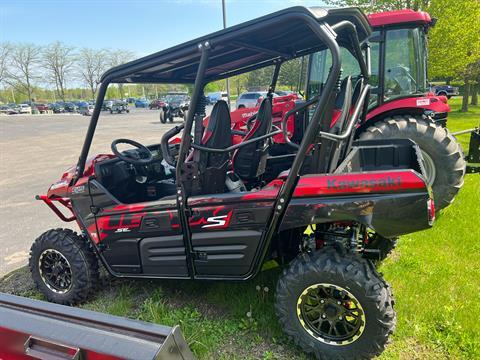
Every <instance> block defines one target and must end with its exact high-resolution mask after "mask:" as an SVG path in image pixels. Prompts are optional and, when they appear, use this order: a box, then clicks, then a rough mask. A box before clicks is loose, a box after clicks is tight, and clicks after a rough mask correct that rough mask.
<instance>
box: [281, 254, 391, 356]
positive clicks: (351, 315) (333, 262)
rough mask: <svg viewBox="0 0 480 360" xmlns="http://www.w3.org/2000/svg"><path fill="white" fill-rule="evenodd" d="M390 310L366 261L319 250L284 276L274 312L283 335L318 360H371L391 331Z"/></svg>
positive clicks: (380, 282) (301, 259)
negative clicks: (283, 332)
mask: <svg viewBox="0 0 480 360" xmlns="http://www.w3.org/2000/svg"><path fill="white" fill-rule="evenodd" d="M393 304H394V301H393V297H392V294H391V291H390V288H389V286H388V284H387V283H386V282H385V281H384V280H383V279H382V277H381V276H380V275H379V274H378V273H377V271H376V270H375V267H374V266H373V264H372V263H371V262H370V261H368V260H365V259H362V258H360V257H359V256H357V255H354V254H345V255H341V254H340V253H338V252H337V251H336V250H335V249H334V248H324V249H322V250H321V251H318V252H315V253H313V254H300V255H299V256H298V257H297V258H296V259H295V260H293V261H292V263H291V264H290V265H289V267H288V268H287V269H285V270H284V271H283V274H282V276H281V277H280V279H279V281H278V284H277V291H276V303H275V310H276V312H277V315H278V317H279V321H280V323H281V325H282V327H283V329H284V331H285V333H286V334H287V335H288V336H289V337H291V338H292V339H293V340H294V341H295V343H296V344H297V345H299V346H300V347H301V348H302V349H303V350H304V351H306V352H308V353H313V354H314V355H315V356H316V357H317V358H318V359H370V358H373V357H375V356H378V355H379V354H380V353H381V352H382V351H383V349H384V347H385V344H386V343H387V341H388V339H389V336H390V334H391V333H392V332H393V330H394V328H395V324H396V315H395V311H394V310H393Z"/></svg>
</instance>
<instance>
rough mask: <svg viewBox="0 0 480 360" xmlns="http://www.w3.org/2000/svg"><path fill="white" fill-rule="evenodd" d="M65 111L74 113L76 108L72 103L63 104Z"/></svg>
mask: <svg viewBox="0 0 480 360" xmlns="http://www.w3.org/2000/svg"><path fill="white" fill-rule="evenodd" d="M65 111H66V112H69V113H74V112H77V111H78V106H77V105H75V104H74V103H72V102H67V103H65Z"/></svg>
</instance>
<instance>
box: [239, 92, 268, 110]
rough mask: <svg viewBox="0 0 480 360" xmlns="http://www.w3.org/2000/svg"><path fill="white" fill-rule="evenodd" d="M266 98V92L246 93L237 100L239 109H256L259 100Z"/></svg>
mask: <svg viewBox="0 0 480 360" xmlns="http://www.w3.org/2000/svg"><path fill="white" fill-rule="evenodd" d="M265 96H267V92H266V91H251V92H250V91H249V92H244V93H243V94H240V96H239V97H238V98H237V109H242V108H254V107H255V106H257V101H258V99H259V98H260V97H265Z"/></svg>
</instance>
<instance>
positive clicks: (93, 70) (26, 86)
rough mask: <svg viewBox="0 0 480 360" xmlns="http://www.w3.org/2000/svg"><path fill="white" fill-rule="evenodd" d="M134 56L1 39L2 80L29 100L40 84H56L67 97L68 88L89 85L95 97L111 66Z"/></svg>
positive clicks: (117, 51) (61, 96)
mask: <svg viewBox="0 0 480 360" xmlns="http://www.w3.org/2000/svg"><path fill="white" fill-rule="evenodd" d="M134 58H135V53H133V52H131V51H129V50H123V49H115V50H112V49H90V48H75V47H73V46H70V45H67V44H64V43H62V42H58V41H57V42H54V43H51V44H49V45H47V46H44V47H41V46H38V45H35V44H31V43H9V42H3V43H0V84H2V85H3V87H4V89H5V88H8V89H9V90H10V91H11V92H12V93H16V94H21V95H23V96H24V97H26V98H27V99H29V100H32V99H35V98H36V96H35V92H36V91H39V89H41V88H48V87H51V88H53V90H54V92H55V96H56V97H58V98H59V99H62V100H63V101H65V100H66V99H67V89H68V88H69V87H72V86H74V85H75V86H77V87H78V84H81V86H83V87H86V88H87V89H88V90H89V92H90V95H91V97H92V98H94V97H95V94H96V92H97V89H98V84H99V81H100V77H101V76H102V74H103V72H104V71H106V70H107V69H108V68H110V67H113V66H117V65H120V64H123V63H125V62H127V61H129V60H132V59H134Z"/></svg>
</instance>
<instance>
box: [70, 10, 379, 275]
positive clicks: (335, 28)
mask: <svg viewBox="0 0 480 360" xmlns="http://www.w3.org/2000/svg"><path fill="white" fill-rule="evenodd" d="M320 10H321V11H323V12H320V15H319V16H315V14H314V13H313V12H311V11H310V10H308V9H306V8H302V7H294V8H291V9H286V10H285V11H281V12H278V13H275V14H276V16H273V15H271V16H270V17H264V18H265V20H263V21H258V20H261V19H263V18H261V19H258V20H254V21H251V22H248V23H246V24H249V26H248V34H252V36H253V34H254V33H255V31H259V30H260V29H262V28H265V27H266V26H269V27H272V28H275V26H276V25H277V26H278V25H279V24H282V23H283V24H285V23H288V22H293V21H296V22H299V23H302V24H303V25H305V27H306V28H307V29H308V30H309V31H310V32H311V34H309V35H310V36H312V35H313V37H314V38H315V39H316V41H318V43H317V44H314V46H310V47H308V48H306V49H301V50H300V51H296V52H295V53H294V54H285V53H280V52H278V51H275V50H272V49H266V48H262V47H259V46H252V45H248V44H247V45H245V44H239V46H243V47H244V48H249V49H250V50H251V49H252V48H254V50H255V51H257V52H259V53H262V52H263V51H264V53H265V54H268V55H269V56H273V58H271V59H269V60H265V61H261V62H260V63H252V64H246V66H243V67H241V68H239V69H231V70H228V71H225V72H223V73H218V74H215V75H214V76H208V75H209V73H207V70H208V71H209V72H212V71H214V70H216V68H214V69H213V70H212V69H211V68H209V67H208V64H209V60H211V59H213V58H214V56H213V55H212V51H213V50H212V49H215V46H220V44H221V42H220V40H218V38H220V39H222V41H230V44H231V41H235V38H236V37H239V36H240V35H245V33H247V30H246V29H245V28H241V29H239V30H238V31H230V32H229V31H227V30H229V29H226V30H224V31H221V32H217V33H214V34H212V39H213V38H214V37H215V36H213V35H216V36H217V40H216V41H214V40H210V39H209V37H204V38H202V39H201V41H199V42H198V43H197V45H196V48H197V50H196V51H197V53H199V54H200V57H199V59H198V60H196V62H195V64H193V63H192V64H183V65H182V66H183V67H182V68H191V67H192V66H194V67H195V68H196V69H197V71H196V76H195V82H194V88H193V94H192V96H191V102H190V109H191V111H189V112H188V115H187V118H186V120H185V125H184V129H183V135H182V141H181V144H180V150H179V154H178V161H177V164H178V165H177V167H176V179H177V192H176V199H177V208H178V214H179V219H180V223H181V227H182V232H183V234H184V241H185V246H186V249H187V264H188V268H189V272H190V274H192V276H193V274H194V258H193V256H191V254H192V248H191V246H192V245H191V233H190V228H189V225H188V214H189V212H188V209H187V207H188V203H187V194H188V191H186V189H185V184H184V181H182V171H183V165H184V163H185V160H186V157H187V155H188V153H189V150H190V148H194V149H197V150H200V151H211V152H229V151H233V150H235V149H237V148H239V147H241V146H244V145H247V144H249V143H252V142H255V141H259V140H262V139H264V138H268V137H271V136H273V135H276V134H279V133H281V132H282V131H281V130H276V131H273V132H270V133H269V134H266V135H264V136H262V137H260V138H256V139H253V140H251V141H245V143H243V144H239V145H233V146H231V147H229V148H227V149H211V148H207V147H204V146H201V145H200V144H199V143H198V142H196V141H195V139H192V135H191V132H192V127H193V124H194V123H195V124H198V126H202V122H203V117H204V114H202V113H200V112H199V111H198V109H199V108H201V106H199V104H200V103H201V97H202V95H203V89H204V86H205V85H206V84H207V83H208V82H210V81H213V80H218V79H222V78H226V77H230V76H233V75H236V74H240V73H245V72H249V71H251V70H255V69H258V68H262V67H267V66H271V65H275V69H274V73H273V77H272V83H271V86H270V88H269V94H270V95H271V94H272V93H273V91H274V89H275V85H276V81H277V78H278V73H279V69H280V66H281V64H282V63H283V62H284V61H287V60H290V59H292V58H298V57H302V56H305V55H309V54H311V53H313V52H315V51H318V50H319V49H321V48H323V49H329V50H330V52H331V54H332V66H331V68H330V71H329V74H328V77H327V80H326V82H325V86H324V91H322V94H321V95H320V96H319V97H318V98H316V99H315V100H316V101H314V102H308V104H309V105H311V104H313V103H315V102H317V106H316V108H315V111H314V113H313V116H312V118H311V119H310V121H309V123H308V126H307V128H306V130H305V133H304V136H303V139H302V141H301V143H300V144H299V145H298V149H297V152H296V156H295V158H294V160H293V163H292V166H291V169H290V171H289V174H288V176H287V178H286V179H285V181H284V183H283V185H282V186H281V188H280V190H279V192H278V195H277V198H276V200H275V203H274V208H273V209H274V210H273V212H272V214H271V216H270V218H269V220H268V222H267V228H266V231H265V232H264V235H263V236H262V239H261V241H260V244H259V249H260V251H259V252H257V254H256V255H255V259H254V262H253V264H252V268H251V269H250V271H249V273H248V275H247V276H246V277H245V279H246V278H250V277H252V276H254V275H256V273H257V272H258V271H259V269H260V267H261V266H259V264H261V261H262V260H263V259H264V257H265V254H266V252H267V250H268V246H269V244H270V241H271V239H272V237H273V236H274V235H275V233H276V232H277V231H278V228H279V224H280V222H281V219H282V217H283V214H284V212H285V209H286V208H287V205H288V203H289V200H290V199H291V197H292V194H293V190H294V187H295V185H296V183H297V181H298V178H299V171H300V169H301V167H302V164H303V162H304V160H305V158H306V155H307V153H308V151H309V149H310V145H311V144H313V143H314V142H316V141H317V140H318V139H319V135H320V137H325V138H329V139H331V140H335V141H342V140H344V139H345V138H347V137H348V136H349V133H350V132H351V131H352V128H353V125H352V126H348V128H347V129H346V131H345V132H344V133H342V134H340V135H334V134H328V133H325V132H320V129H321V124H322V123H324V122H325V121H330V118H329V114H331V111H332V110H333V106H334V101H335V97H336V95H337V90H338V87H339V83H338V81H339V77H340V73H341V55H340V49H339V43H338V42H339V40H342V41H343V42H344V43H345V42H346V41H347V42H348V43H349V44H350V45H351V46H352V49H353V52H354V54H355V55H356V56H357V57H358V61H359V64H360V68H361V71H362V75H363V77H364V78H365V79H368V76H369V73H368V67H367V64H366V63H365V60H364V58H363V55H362V51H361V49H360V40H359V33H360V32H361V34H362V39H361V40H362V41H363V40H364V39H365V38H366V37H368V36H369V35H370V33H371V29H370V26H369V25H368V21H367V20H366V18H365V16H364V15H363V14H362V13H361V11H360V10H358V9H356V8H347V9H328V10H325V9H320ZM320 10H318V9H317V10H315V11H317V14H318V13H319V11H320ZM342 11H343V12H345V14H348V15H349V16H350V19H351V20H352V21H347V20H340V19H339V17H340V18H341V16H342ZM330 12H331V13H332V14H333V15H330ZM352 14H353V15H352ZM329 16H332V18H329ZM328 20H330V22H332V21H335V22H334V23H333V24H329V22H328ZM354 21H355V22H356V24H354ZM237 27H240V26H239V25H238V26H236V27H234V28H237ZM278 32H279V33H280V31H278ZM220 35H221V36H220ZM177 48H178V47H175V48H174V49H177ZM191 53H192V52H191V51H187V50H183V49H179V51H177V53H176V56H177V57H181V56H184V55H185V54H191ZM152 56H153V55H152ZM152 56H148V57H146V58H144V60H143V62H139V61H134V62H132V63H131V64H125V65H123V66H120V67H117V68H113V69H112V70H109V71H107V73H106V74H105V75H104V76H103V77H102V82H101V85H100V87H99V92H98V96H97V102H96V104H95V109H94V112H93V115H92V118H91V121H90V124H89V127H88V130H87V134H86V138H85V142H84V144H83V148H82V152H81V154H80V158H79V160H78V163H77V167H76V175H75V177H74V179H73V180H72V185H74V184H75V182H76V181H77V180H78V179H79V178H80V177H81V176H82V174H83V172H84V167H85V162H86V158H87V154H88V151H89V148H90V146H91V143H92V138H93V135H94V132H95V128H96V125H97V122H98V118H99V115H100V110H101V107H102V103H103V99H104V97H105V94H106V90H107V87H108V85H109V84H110V83H114V82H120V83H122V82H128V79H129V77H128V76H129V74H130V73H135V74H139V75H138V76H139V77H138V79H140V82H146V81H147V79H146V76H147V75H145V74H144V73H142V69H146V68H148V67H149V66H150V67H154V68H155V67H158V66H160V65H161V64H160V65H158V62H157V63H155V61H154V60H155V59H154V58H153V57H152ZM165 58H166V59H170V61H173V60H174V59H173V57H168V56H165ZM165 71H171V70H170V68H169V69H167V70H165ZM148 76H152V77H151V78H149V79H150V80H154V77H153V76H154V75H148ZM114 80H117V81H114ZM133 80H135V79H133ZM133 80H132V82H135V81H133ZM183 81H185V82H187V81H186V78H181V79H177V80H176V82H177V83H181V82H183ZM200 105H201V104H200ZM357 111H359V109H357ZM355 116H358V114H355ZM196 133H197V131H195V134H196ZM192 140H193V141H192Z"/></svg>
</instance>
